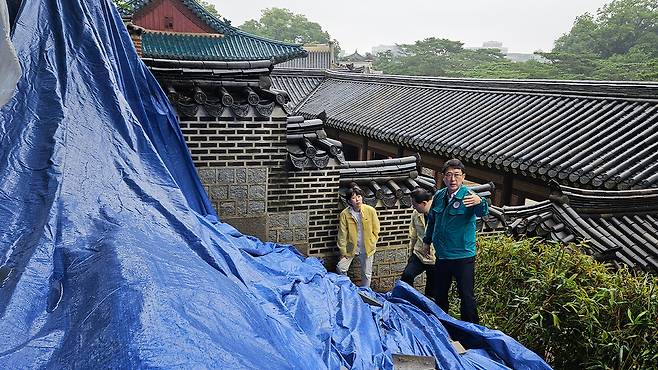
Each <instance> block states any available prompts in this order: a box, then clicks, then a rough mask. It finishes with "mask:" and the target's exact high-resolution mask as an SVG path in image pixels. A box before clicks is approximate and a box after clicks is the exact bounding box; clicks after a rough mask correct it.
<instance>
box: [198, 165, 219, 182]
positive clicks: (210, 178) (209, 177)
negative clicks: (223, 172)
mask: <svg viewBox="0 0 658 370" xmlns="http://www.w3.org/2000/svg"><path fill="white" fill-rule="evenodd" d="M197 172H198V173H199V178H200V179H201V183H203V184H214V183H216V182H217V171H216V169H215V168H198V169H197Z"/></svg>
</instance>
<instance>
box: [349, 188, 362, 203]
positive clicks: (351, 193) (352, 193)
mask: <svg viewBox="0 0 658 370" xmlns="http://www.w3.org/2000/svg"><path fill="white" fill-rule="evenodd" d="M355 195H360V196H363V190H361V188H359V187H356V186H355V187H351V188H348V189H347V191H346V192H345V199H347V201H348V202H349V200H350V199H352V197H353V196H355Z"/></svg>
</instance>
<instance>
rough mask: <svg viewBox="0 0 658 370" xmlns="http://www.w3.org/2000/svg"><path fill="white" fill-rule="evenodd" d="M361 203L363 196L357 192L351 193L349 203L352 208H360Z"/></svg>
mask: <svg viewBox="0 0 658 370" xmlns="http://www.w3.org/2000/svg"><path fill="white" fill-rule="evenodd" d="M362 203H363V197H362V196H360V195H359V194H354V195H352V198H350V205H351V206H352V208H354V209H356V210H360V209H361V204H362Z"/></svg>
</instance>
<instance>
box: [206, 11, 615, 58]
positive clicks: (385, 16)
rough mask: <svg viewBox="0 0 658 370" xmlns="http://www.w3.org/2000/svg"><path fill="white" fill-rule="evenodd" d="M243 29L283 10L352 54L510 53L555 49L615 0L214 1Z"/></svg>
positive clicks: (225, 15) (221, 12) (234, 23)
mask: <svg viewBox="0 0 658 370" xmlns="http://www.w3.org/2000/svg"><path fill="white" fill-rule="evenodd" d="M208 1H209V2H210V3H213V4H214V5H215V7H216V8H217V10H218V11H219V13H220V14H221V15H222V16H223V17H226V18H227V19H229V20H231V22H232V24H233V25H234V26H239V25H241V24H242V23H244V21H246V20H249V19H258V18H260V15H261V10H262V9H265V8H271V7H278V8H287V9H290V10H291V11H292V12H294V13H298V14H304V15H305V16H306V17H307V18H308V19H309V20H311V21H313V22H317V23H319V24H320V25H321V26H322V28H323V29H324V30H325V31H327V32H329V34H330V35H331V37H332V38H335V39H336V40H338V41H339V42H340V45H341V48H342V49H343V50H345V51H346V52H347V53H349V54H351V53H353V52H354V50H356V49H358V50H359V52H360V53H362V54H363V53H365V52H369V51H371V48H372V47H373V46H378V45H392V44H396V43H397V44H402V43H413V42H414V41H416V40H421V39H424V38H427V37H432V36H434V37H439V38H447V39H451V40H457V41H461V42H463V43H464V44H465V46H481V45H482V43H483V42H484V41H490V40H495V41H501V42H502V43H503V46H505V47H507V48H508V49H509V51H510V52H533V51H536V50H542V51H549V50H550V49H552V47H553V41H555V39H557V38H558V37H559V36H561V35H562V34H564V33H566V32H568V31H569V30H570V29H571V26H572V24H573V21H574V20H575V19H576V17H577V16H579V15H581V14H584V13H585V12H590V13H592V14H595V13H596V10H597V9H599V8H600V7H602V6H603V5H604V4H607V3H610V0H553V1H550V0H457V1H445V0H444V1H441V0H423V1H421V0H403V1H381V0H380V1H374V0H350V1H347V0H320V1H318V0H237V1H236V0H232V1H225V0H208Z"/></svg>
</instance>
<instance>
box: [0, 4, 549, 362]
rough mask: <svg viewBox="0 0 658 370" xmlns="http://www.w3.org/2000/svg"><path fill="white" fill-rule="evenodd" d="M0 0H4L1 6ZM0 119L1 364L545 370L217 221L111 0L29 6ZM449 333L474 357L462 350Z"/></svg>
mask: <svg viewBox="0 0 658 370" xmlns="http://www.w3.org/2000/svg"><path fill="white" fill-rule="evenodd" d="M0 1H4V0H0ZM12 41H13V43H14V46H15V47H16V50H17V54H18V58H19V60H20V62H21V65H22V68H23V75H22V77H21V79H20V81H19V83H18V90H17V92H16V94H15V95H14V96H13V98H12V99H11V100H10V101H9V103H8V104H7V105H6V106H4V107H2V109H1V110H0V181H1V185H0V368H3V369H6V368H85V369H86V368H151V367H161V368H222V369H240V368H244V369H263V368H267V369H271V370H274V369H325V368H328V369H338V368H339V367H340V366H341V365H344V366H346V367H348V368H353V369H373V368H382V369H391V368H392V354H393V353H402V354H416V355H430V356H434V357H435V358H436V361H437V363H438V365H439V366H440V367H441V368H465V369H496V368H506V365H507V366H510V367H515V368H524V369H529V368H535V369H545V368H548V366H547V365H546V364H545V363H544V362H543V361H542V360H541V359H540V358H539V357H538V356H536V355H535V354H534V353H532V352H531V351H529V350H527V349H525V348H524V347H523V346H521V345H520V344H519V343H517V342H515V341H514V340H513V339H511V338H509V337H507V336H505V335H504V334H503V333H501V332H499V331H494V330H488V329H486V328H483V327H480V326H476V325H472V324H467V323H463V322H460V321H457V320H454V319H452V318H451V317H450V316H448V315H446V314H444V313H443V312H442V311H441V310H440V309H439V308H438V307H437V306H436V305H434V304H433V303H432V302H431V301H428V300H427V299H426V298H425V297H423V296H422V295H420V294H418V293H417V292H416V291H415V290H413V289H411V288H410V287H409V286H407V285H405V284H404V283H399V284H398V285H396V287H395V288H394V289H393V291H391V292H390V293H387V294H384V295H382V294H375V293H373V292H371V291H366V293H368V294H370V295H372V296H373V297H374V298H375V299H377V300H379V301H381V302H382V303H383V307H381V308H378V307H373V306H369V305H367V304H365V303H363V302H362V300H361V298H360V297H359V295H358V292H359V289H358V288H357V287H355V286H354V285H352V284H351V283H350V281H349V280H348V279H347V278H346V277H343V276H339V275H336V274H333V273H329V272H327V271H326V270H325V268H324V267H323V266H322V265H321V263H320V262H319V261H318V260H317V259H314V258H305V257H303V256H302V255H300V254H299V253H298V252H296V251H295V249H294V248H292V247H291V246H286V245H279V244H272V243H264V242H261V241H259V240H258V239H256V238H254V237H250V236H245V235H242V234H240V233H239V232H237V231H236V230H235V229H234V228H232V227H231V226H229V225H227V224H223V223H221V222H218V221H217V218H216V215H215V213H214V211H213V210H212V207H211V206H210V203H209V201H208V198H207V196H206V194H205V192H204V190H203V187H202V186H201V184H200V181H199V179H198V177H197V176H196V172H195V170H194V167H193V164H192V161H191V159H190V156H189V154H188V152H187V148H186V146H185V142H184V140H183V137H182V135H181V132H180V130H179V129H178V125H177V122H176V119H175V115H174V113H173V110H172V108H171V106H170V105H169V103H168V101H167V99H166V97H165V95H164V93H163V92H162V91H161V90H160V88H159V86H158V84H157V82H156V81H155V79H154V78H153V76H152V75H151V74H150V73H149V72H148V70H147V69H146V67H145V66H144V65H143V64H142V62H141V61H140V60H139V58H138V56H137V55H136V53H135V50H134V48H133V46H132V43H131V40H130V37H129V35H128V33H127V32H126V30H125V27H124V25H123V23H122V21H121V19H120V17H119V15H118V13H117V12H116V9H115V8H114V6H113V5H111V3H110V2H109V0H101V1H98V0H89V1H84V0H31V1H24V2H23V6H22V9H21V10H20V12H19V14H18V17H17V21H16V26H15V29H14V33H13V37H12ZM448 332H450V334H451V335H452V336H453V338H454V339H458V340H460V341H461V342H462V343H464V344H465V345H466V346H467V347H468V348H473V349H471V350H469V351H468V352H467V353H466V354H464V355H458V354H457V353H456V352H455V350H454V349H453V348H452V345H451V344H450V342H449V336H448Z"/></svg>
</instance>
